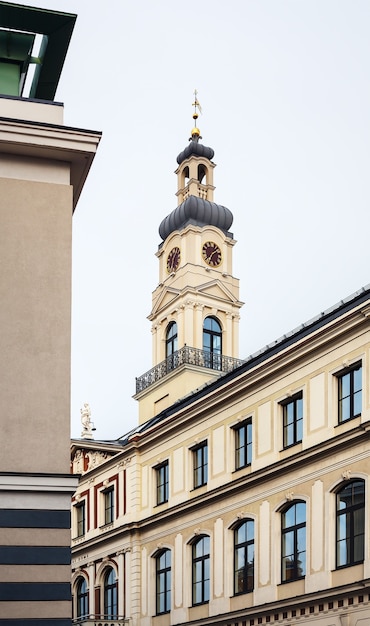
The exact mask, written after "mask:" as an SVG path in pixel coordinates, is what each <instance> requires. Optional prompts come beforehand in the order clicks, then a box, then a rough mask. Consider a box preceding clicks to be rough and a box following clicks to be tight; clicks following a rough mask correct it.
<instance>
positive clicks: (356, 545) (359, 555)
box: [353, 534, 364, 563]
mask: <svg viewBox="0 0 370 626" xmlns="http://www.w3.org/2000/svg"><path fill="white" fill-rule="evenodd" d="M353 550H354V555H353V556H354V562H355V563H358V562H359V561H363V560H364V535H363V534H362V535H358V536H357V537H355V538H354V542H353Z"/></svg>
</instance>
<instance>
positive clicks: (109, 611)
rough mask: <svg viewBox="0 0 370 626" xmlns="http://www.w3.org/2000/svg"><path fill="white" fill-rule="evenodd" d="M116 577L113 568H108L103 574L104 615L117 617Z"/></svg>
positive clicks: (109, 617)
mask: <svg viewBox="0 0 370 626" xmlns="http://www.w3.org/2000/svg"><path fill="white" fill-rule="evenodd" d="M117 615H118V604H117V579H116V573H115V571H114V569H113V568H111V567H110V568H109V569H108V570H107V572H106V574H105V576H104V617H105V618H107V619H117Z"/></svg>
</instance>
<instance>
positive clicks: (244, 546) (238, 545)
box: [233, 518, 255, 596]
mask: <svg viewBox="0 0 370 626" xmlns="http://www.w3.org/2000/svg"><path fill="white" fill-rule="evenodd" d="M243 526H245V527H246V536H247V538H246V539H245V540H244V541H239V542H237V539H238V537H237V533H239V532H240V531H241V529H242V528H243ZM250 529H252V535H253V536H252V538H249V539H248V531H249V530H250ZM233 533H234V534H233V540H234V596H240V595H242V594H245V593H251V592H252V591H253V590H254V559H255V533H254V520H253V519H251V518H247V519H243V520H242V521H241V522H239V523H238V524H237V525H235V526H234V527H233ZM251 546H253V562H252V565H251V566H249V565H248V564H249V560H248V552H249V548H250V547H251ZM241 551H243V553H244V555H243V559H242V560H243V566H242V567H237V565H238V559H239V552H241ZM241 571H242V573H243V578H242V589H241V590H239V589H237V587H239V579H238V573H239V572H241ZM250 579H252V584H249V581H250Z"/></svg>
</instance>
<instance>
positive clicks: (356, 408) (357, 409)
mask: <svg viewBox="0 0 370 626" xmlns="http://www.w3.org/2000/svg"><path fill="white" fill-rule="evenodd" d="M361 411H362V391H357V392H356V393H355V394H354V396H353V415H354V416H355V415H361Z"/></svg>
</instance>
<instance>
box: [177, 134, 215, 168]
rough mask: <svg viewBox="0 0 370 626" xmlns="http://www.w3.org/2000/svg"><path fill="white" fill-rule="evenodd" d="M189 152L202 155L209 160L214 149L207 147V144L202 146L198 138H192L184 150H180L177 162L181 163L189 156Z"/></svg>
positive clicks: (213, 153) (212, 155)
mask: <svg viewBox="0 0 370 626" xmlns="http://www.w3.org/2000/svg"><path fill="white" fill-rule="evenodd" d="M191 154H196V155H197V156H202V157H205V158H206V159H209V160H211V159H213V157H214V155H215V151H214V150H212V148H208V147H207V146H203V144H201V143H199V142H198V138H196V139H192V140H191V141H190V143H189V145H187V146H186V148H185V150H183V151H182V152H180V154H179V155H178V157H177V162H178V164H179V165H181V163H182V162H183V161H185V159H187V158H189V156H190V155H191Z"/></svg>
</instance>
